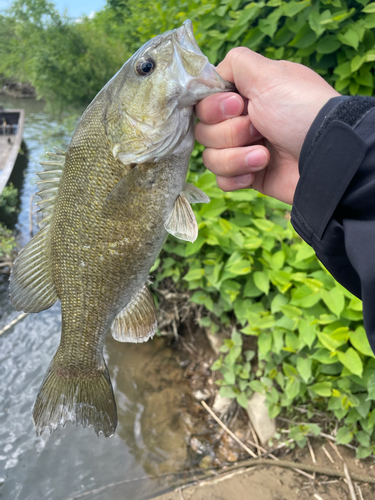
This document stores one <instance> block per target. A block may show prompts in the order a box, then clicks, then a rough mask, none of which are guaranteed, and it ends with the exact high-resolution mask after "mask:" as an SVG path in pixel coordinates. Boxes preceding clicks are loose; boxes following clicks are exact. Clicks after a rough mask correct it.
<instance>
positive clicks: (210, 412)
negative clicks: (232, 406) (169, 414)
mask: <svg viewBox="0 0 375 500" xmlns="http://www.w3.org/2000/svg"><path fill="white" fill-rule="evenodd" d="M201 404H202V406H203V408H205V409H206V410H207V411H208V413H209V414H210V415H211V417H212V418H214V419H215V420H216V422H217V423H218V424H219V425H220V426H221V427H222V428H223V429H224V430H225V431H226V432H227V433H228V434H229V435H230V436H231V437H232V438H233V439H234V440H235V441H237V443H238V444H239V445H240V446H241V447H242V448H243V449H244V450H245V451H247V453H248V454H249V455H250V456H251V457H253V458H258V457H257V455H256V454H255V453H254V452H253V451H251V450H250V448H248V447H247V446H246V445H245V444H244V443H243V442H242V441H241V439H239V438H238V437H237V436H236V435H235V434H233V432H232V431H231V430H230V429H228V427H227V426H226V425H225V424H224V423H223V422H222V421H221V420H220V418H219V417H217V416H216V415H215V413H214V412H213V411H212V410H211V408H210V407H209V406H208V405H207V404H206V403H205V402H204V401H201ZM252 444H253V445H254V444H255V443H252ZM256 448H258V449H260V450H261V451H263V453H264V452H267V450H266V449H265V448H262V447H260V446H257V447H256ZM269 456H270V457H271V458H272V460H275V461H278V460H279V459H278V458H277V457H275V455H272V454H271V453H270V455H269ZM293 469H294V470H295V471H296V472H298V473H299V474H302V475H303V476H305V477H308V478H309V479H313V478H314V476H312V475H311V474H307V473H306V472H304V471H303V470H301V469H297V468H293Z"/></svg>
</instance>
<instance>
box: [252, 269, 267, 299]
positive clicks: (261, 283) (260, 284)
mask: <svg viewBox="0 0 375 500" xmlns="http://www.w3.org/2000/svg"><path fill="white" fill-rule="evenodd" d="M253 278H254V284H255V286H256V287H257V288H258V289H259V290H260V291H261V292H263V293H265V294H266V295H268V292H269V290H270V280H269V278H268V276H267V275H266V273H264V272H261V271H255V273H254V274H253Z"/></svg>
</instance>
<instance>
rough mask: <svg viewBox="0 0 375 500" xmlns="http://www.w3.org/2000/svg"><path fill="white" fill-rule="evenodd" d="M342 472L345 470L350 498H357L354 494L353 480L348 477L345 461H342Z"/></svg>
mask: <svg viewBox="0 0 375 500" xmlns="http://www.w3.org/2000/svg"><path fill="white" fill-rule="evenodd" d="M344 472H345V477H346V480H347V481H348V487H349V491H350V496H351V497H352V500H357V495H356V494H355V490H354V486H353V481H352V478H351V477H350V474H349V470H348V466H347V465H346V462H344Z"/></svg>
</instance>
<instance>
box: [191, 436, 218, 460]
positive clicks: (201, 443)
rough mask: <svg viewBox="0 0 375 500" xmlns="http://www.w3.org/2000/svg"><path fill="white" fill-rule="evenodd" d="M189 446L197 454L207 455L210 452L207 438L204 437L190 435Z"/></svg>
mask: <svg viewBox="0 0 375 500" xmlns="http://www.w3.org/2000/svg"><path fill="white" fill-rule="evenodd" d="M189 444H190V448H191V449H192V450H193V451H194V452H195V453H197V455H203V454H204V455H207V454H210V453H211V451H212V450H211V445H210V442H209V441H208V439H205V438H204V437H197V436H191V438H190V443H189Z"/></svg>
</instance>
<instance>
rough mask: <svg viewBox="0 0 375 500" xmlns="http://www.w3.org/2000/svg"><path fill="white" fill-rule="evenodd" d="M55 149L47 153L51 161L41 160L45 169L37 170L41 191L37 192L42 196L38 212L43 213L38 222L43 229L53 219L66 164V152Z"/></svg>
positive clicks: (38, 203)
mask: <svg viewBox="0 0 375 500" xmlns="http://www.w3.org/2000/svg"><path fill="white" fill-rule="evenodd" d="M55 151H56V152H55V153H47V155H48V156H49V157H50V158H51V161H41V162H40V165H42V167H43V169H44V170H43V171H41V172H37V176H38V177H39V179H40V181H37V185H38V187H39V191H38V192H37V193H36V194H37V196H39V197H40V198H42V200H41V201H38V202H37V205H38V206H39V208H40V210H39V211H38V213H41V220H40V222H38V226H39V227H40V228H41V229H43V228H44V227H46V226H47V225H48V224H49V222H50V221H51V217H52V213H53V209H54V206H55V201H56V196H57V191H58V188H59V183H60V179H61V176H62V174H63V169H64V165H65V154H66V153H65V152H64V151H62V150H61V149H58V148H55Z"/></svg>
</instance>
